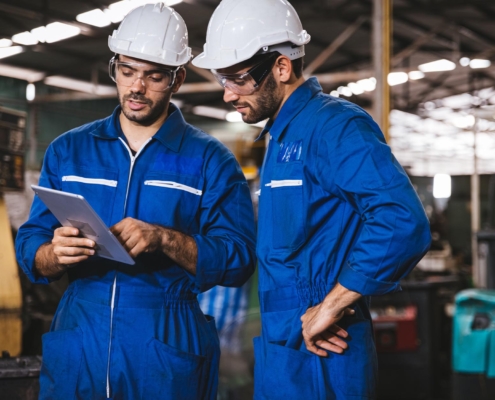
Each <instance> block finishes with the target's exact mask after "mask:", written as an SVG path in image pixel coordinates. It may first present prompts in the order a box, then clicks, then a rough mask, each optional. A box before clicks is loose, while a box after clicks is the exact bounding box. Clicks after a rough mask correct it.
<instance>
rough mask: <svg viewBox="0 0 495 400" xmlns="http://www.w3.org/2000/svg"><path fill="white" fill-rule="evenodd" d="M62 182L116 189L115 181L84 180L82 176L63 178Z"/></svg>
mask: <svg viewBox="0 0 495 400" xmlns="http://www.w3.org/2000/svg"><path fill="white" fill-rule="evenodd" d="M62 181H64V182H81V183H88V184H90V185H105V186H111V187H117V181H111V180H109V179H98V178H84V177H82V176H75V175H67V176H63V177H62Z"/></svg>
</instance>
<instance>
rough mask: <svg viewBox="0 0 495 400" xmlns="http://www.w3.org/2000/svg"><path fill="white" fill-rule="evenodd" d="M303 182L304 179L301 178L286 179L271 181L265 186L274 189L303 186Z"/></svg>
mask: <svg viewBox="0 0 495 400" xmlns="http://www.w3.org/2000/svg"><path fill="white" fill-rule="evenodd" d="M302 184H303V181H302V180H300V179H285V180H282V181H271V182H270V183H267V184H266V185H265V186H270V187H271V188H272V189H273V188H278V187H286V186H302Z"/></svg>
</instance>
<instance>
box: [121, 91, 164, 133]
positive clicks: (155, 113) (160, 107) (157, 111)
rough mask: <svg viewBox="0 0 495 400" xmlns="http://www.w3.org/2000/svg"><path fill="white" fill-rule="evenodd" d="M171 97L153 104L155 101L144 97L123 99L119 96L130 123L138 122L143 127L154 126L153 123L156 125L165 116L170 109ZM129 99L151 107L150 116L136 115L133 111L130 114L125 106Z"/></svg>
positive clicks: (128, 95) (129, 95)
mask: <svg viewBox="0 0 495 400" xmlns="http://www.w3.org/2000/svg"><path fill="white" fill-rule="evenodd" d="M170 97H171V94H168V95H165V96H163V97H162V98H161V99H160V100H158V101H157V102H156V103H153V101H151V100H150V99H148V98H147V97H145V96H143V95H140V94H127V95H125V96H123V97H122V98H120V96H119V100H120V107H121V108H122V112H123V113H124V115H125V117H126V118H127V119H128V120H129V121H133V122H137V123H138V124H140V125H143V126H150V125H153V123H155V122H156V121H157V120H158V119H159V118H160V117H161V116H162V115H163V113H164V112H166V110H167V109H168V103H169V102H170ZM129 99H132V100H137V101H141V102H144V103H146V104H147V105H148V106H149V107H150V111H149V112H148V114H146V115H141V116H138V115H134V114H133V111H130V112H129V111H128V110H125V108H124V107H123V104H125V102H126V101H127V100H129Z"/></svg>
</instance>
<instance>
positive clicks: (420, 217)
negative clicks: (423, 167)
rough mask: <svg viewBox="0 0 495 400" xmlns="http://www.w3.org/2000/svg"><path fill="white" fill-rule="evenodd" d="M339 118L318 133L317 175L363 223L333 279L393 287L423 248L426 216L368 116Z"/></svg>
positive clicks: (361, 286)
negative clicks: (335, 122) (346, 257)
mask: <svg viewBox="0 0 495 400" xmlns="http://www.w3.org/2000/svg"><path fill="white" fill-rule="evenodd" d="M340 121H341V122H340V123H337V124H334V125H333V126H331V127H330V126H329V127H328V128H327V129H325V130H324V131H323V132H322V134H321V136H320V141H319V146H318V150H317V151H318V155H317V171H318V180H319V181H320V182H321V185H322V186H323V188H324V189H326V190H327V191H328V192H330V193H331V194H333V195H335V196H337V197H338V198H340V199H341V200H342V201H344V202H346V203H348V204H349V205H350V206H351V207H352V208H353V209H354V211H355V212H356V213H357V214H358V215H359V216H360V217H361V219H362V221H363V228H362V230H361V231H360V233H359V236H358V237H357V238H356V241H355V243H354V246H353V247H352V251H351V252H350V254H349V257H348V259H347V261H346V264H345V265H344V267H343V269H342V271H341V273H340V275H339V278H338V281H339V283H340V284H341V285H342V286H344V287H346V288H347V289H350V290H353V291H355V292H358V293H360V294H362V295H380V294H385V293H391V292H395V291H398V290H400V285H399V281H400V279H401V278H403V277H405V276H406V275H407V274H408V273H409V272H410V271H411V270H412V269H413V268H414V267H415V266H416V264H417V263H418V262H419V260H420V259H421V258H422V257H423V256H424V254H425V253H426V252H427V251H428V249H429V246H430V242H431V235H430V229H429V222H428V219H427V217H426V214H425V212H424V209H423V206H422V204H421V201H420V200H419V198H418V195H417V194H416V192H415V190H414V188H413V187H412V184H411V182H410V180H409V178H408V177H407V175H406V173H405V172H404V170H403V169H402V167H401V166H400V165H399V163H398V162H397V160H396V159H395V157H394V156H393V155H392V153H391V151H390V148H389V146H388V145H387V144H386V143H385V140H384V138H383V135H382V133H381V131H380V129H379V127H378V126H377V125H376V124H375V123H374V122H373V120H371V118H367V117H364V116H357V117H356V116H353V117H350V118H347V119H346V118H342V117H341V119H340Z"/></svg>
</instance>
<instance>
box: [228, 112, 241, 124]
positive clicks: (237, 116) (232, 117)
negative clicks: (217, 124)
mask: <svg viewBox="0 0 495 400" xmlns="http://www.w3.org/2000/svg"><path fill="white" fill-rule="evenodd" d="M225 119H226V120H227V121H229V122H242V114H241V113H240V112H237V111H232V112H229V113H228V114H227V115H226V116H225Z"/></svg>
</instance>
